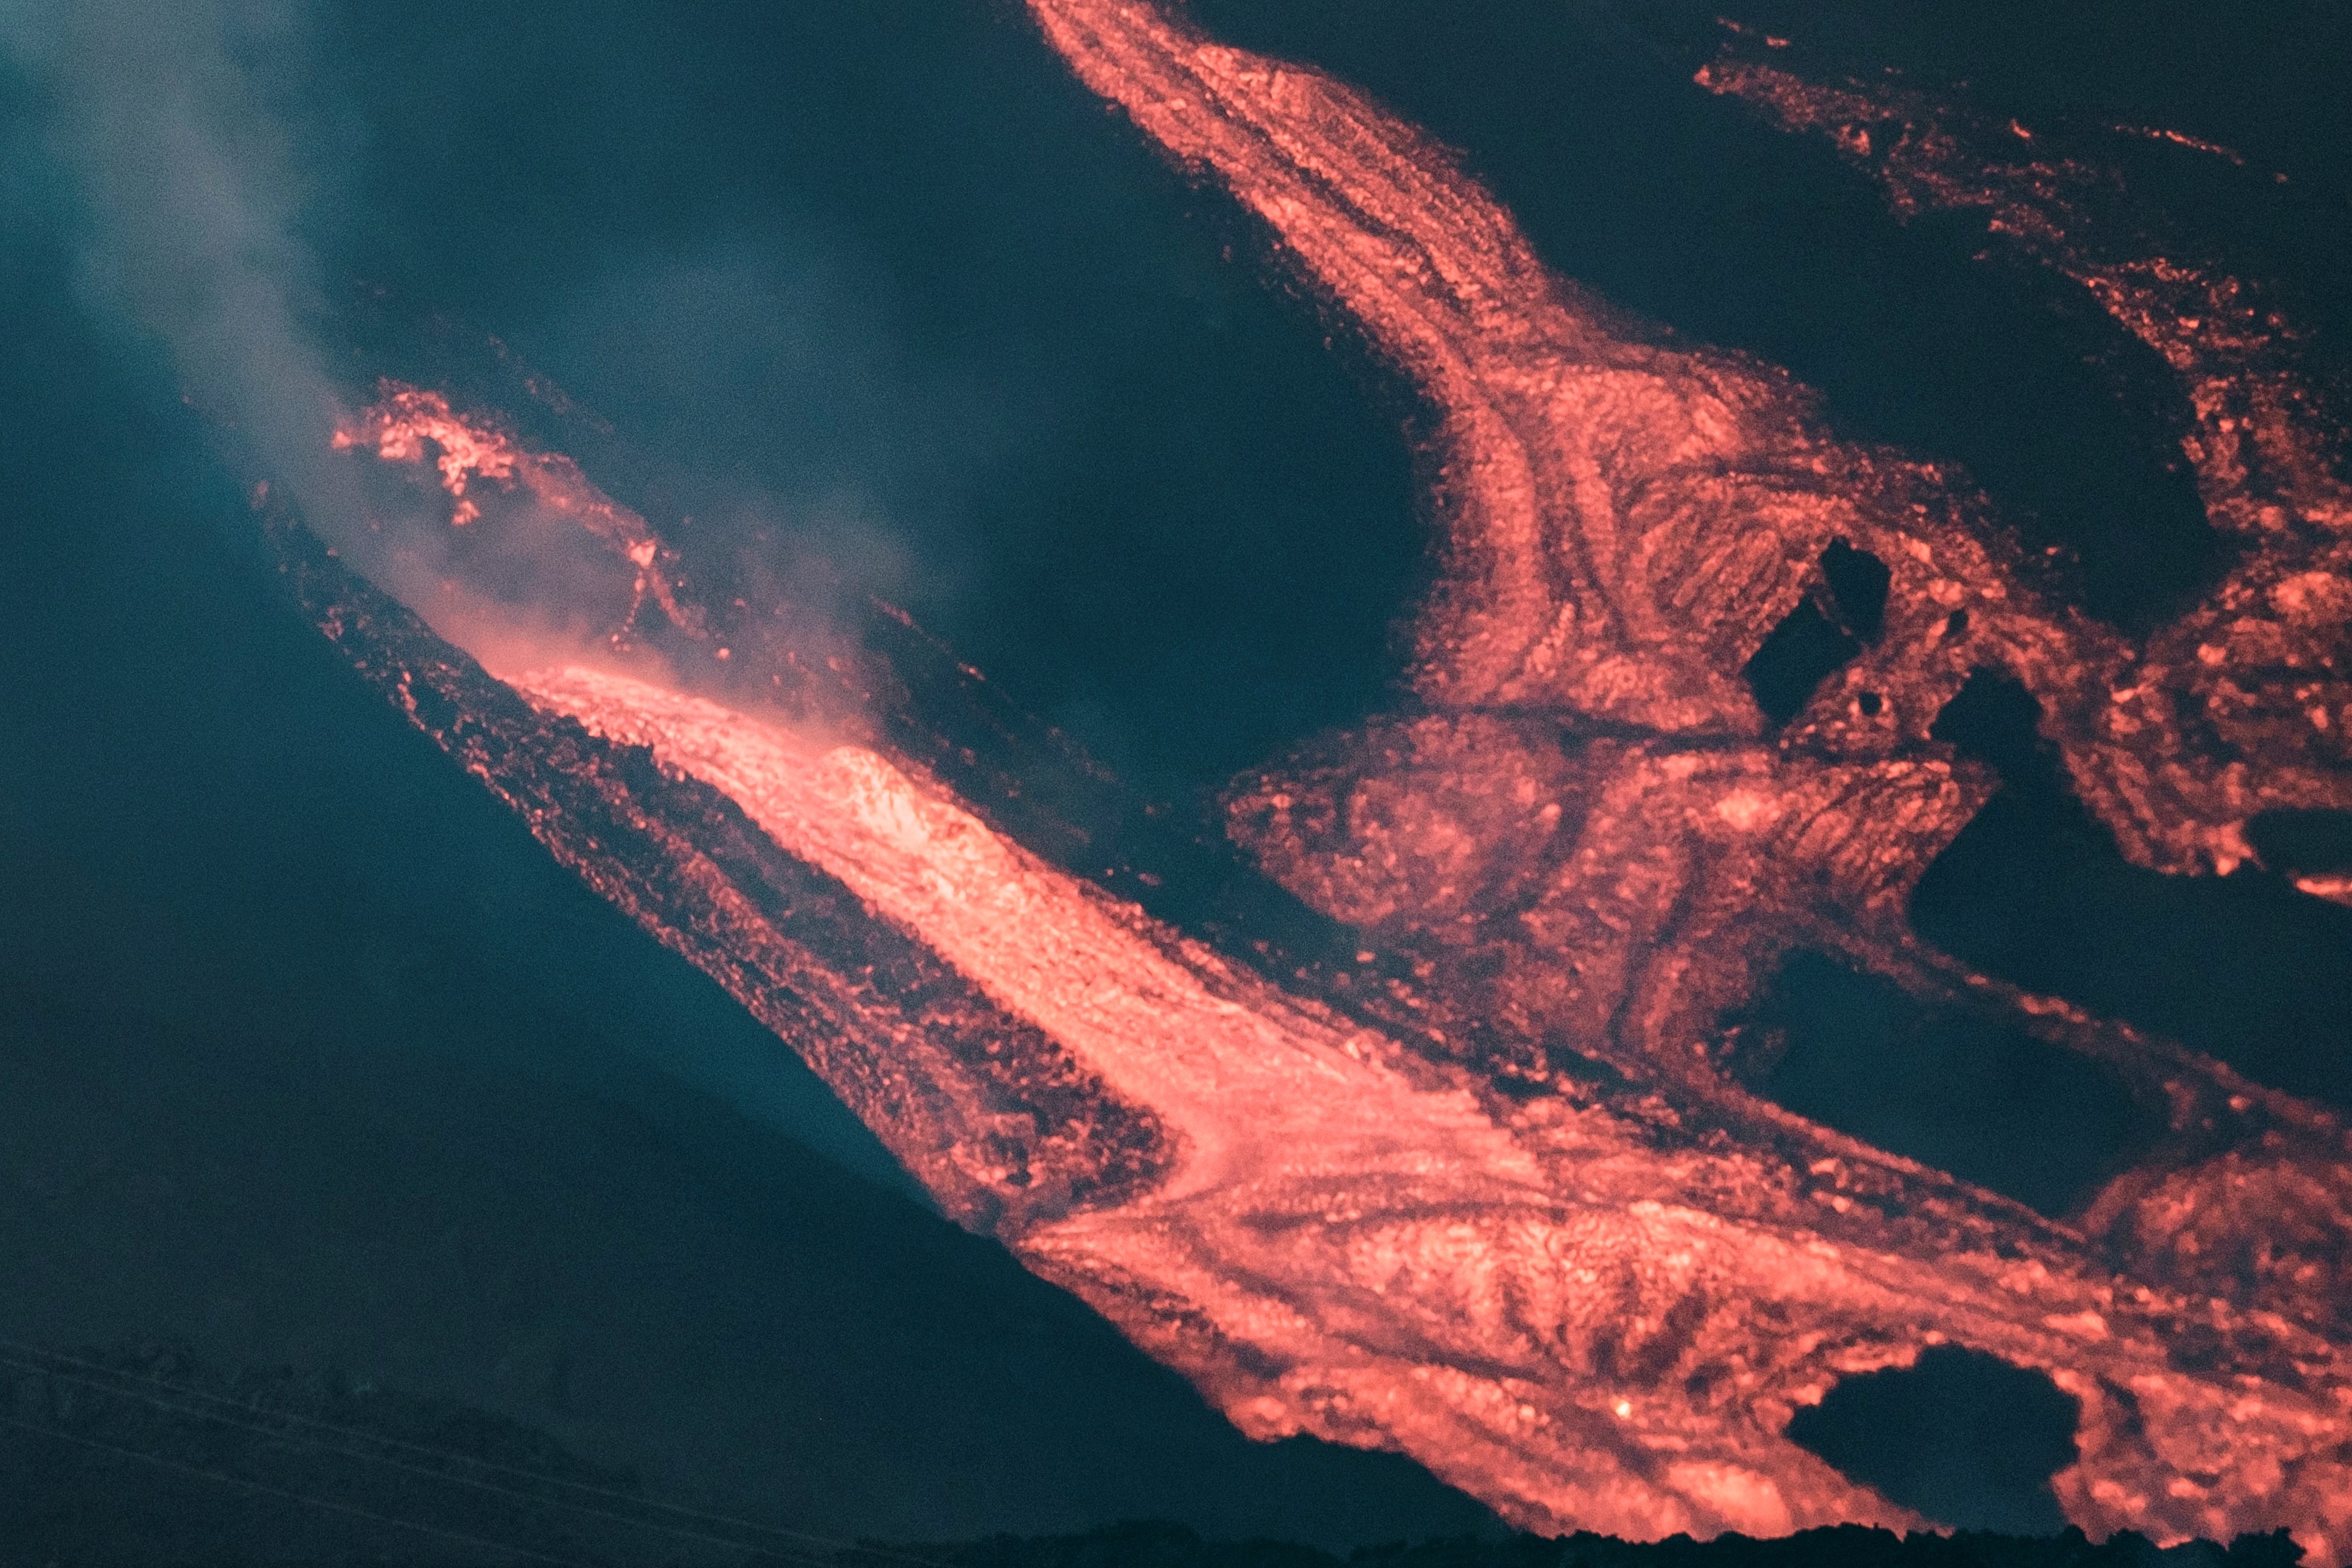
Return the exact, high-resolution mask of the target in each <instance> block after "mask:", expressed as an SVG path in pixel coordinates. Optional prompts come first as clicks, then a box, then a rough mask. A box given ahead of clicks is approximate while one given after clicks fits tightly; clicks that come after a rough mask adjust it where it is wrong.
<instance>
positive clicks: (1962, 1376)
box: [1789, 1345, 2082, 1535]
mask: <svg viewBox="0 0 2352 1568" xmlns="http://www.w3.org/2000/svg"><path fill="white" fill-rule="evenodd" d="M2081 1415H2082V1407H2081V1405H2079V1404H2077V1403H2076V1401H2075V1400H2074V1396H2073V1395H2071V1394H2066V1393H2064V1392H2063V1391H2062V1390H2060V1388H2059V1387H2058V1385H2057V1384H2054V1383H2053V1382H2051V1381H2050V1379H2049V1377H2048V1376H2047V1375H2046V1374H2044V1373H2038V1372H2028V1371H2026V1370H2024V1369H2023V1368H2021V1367H2015V1366H2011V1365H2010V1364H2009V1363H2007V1362H2005V1361H2002V1360H2000V1358H1998V1357H1996V1356H1989V1355H1984V1354H1980V1353H1979V1352H1975V1351H1965V1350H1959V1349H1957V1348H1955V1347H1953V1346H1950V1345H1937V1346H1935V1347H1933V1348H1931V1349H1928V1350H1927V1351H1923V1352H1920V1356H1919V1360H1918V1363H1917V1364H1916V1365H1914V1366H1910V1367H1907V1368H1901V1369H1890V1370H1888V1371H1885V1372H1874V1373H1864V1375H1862V1376H1860V1377H1849V1378H1846V1379H1845V1380H1843V1382H1841V1383H1840V1384H1838V1385H1837V1386H1836V1387H1835V1388H1832V1389H1831V1390H1830V1392H1829V1394H1828V1396H1827V1397H1825V1398H1824V1399H1822V1402H1821V1403H1820V1404H1819V1405H1814V1406H1813V1407H1812V1408H1811V1409H1807V1410H1800V1411H1798V1412H1797V1414H1796V1416H1795V1417H1794V1418H1793V1419H1792V1420H1790V1423H1789V1437H1790V1441H1792V1442H1794V1443H1796V1444H1797V1445H1798V1446H1799V1447H1802V1448H1806V1449H1809V1450H1811V1452H1813V1453H1815V1454H1818V1455H1820V1456H1821V1458H1823V1459H1825V1460H1827V1461H1828V1462H1829V1463H1830V1464H1832V1465H1833V1466H1835V1467H1836V1468H1838V1469H1839V1470H1840V1471H1841V1472H1842V1473H1843V1474H1844V1475H1845V1476H1846V1478H1847V1479H1851V1480H1855V1481H1859V1482H1861V1483H1862V1484H1863V1485H1864V1486H1867V1487H1874V1488H1876V1489H1878V1491H1880V1492H1881V1493H1883V1494H1884V1495H1885V1497H1886V1498H1887V1499H1888V1500H1890V1501H1893V1502H1897V1503H1900V1504H1902V1505H1903V1506H1904V1507H1906V1508H1908V1509H1913V1510H1916V1511H1918V1512H1920V1513H1924V1514H1926V1515H1927V1517H1928V1518H1930V1519H1932V1520H1935V1521H1938V1522H1939V1523H1943V1524H1947V1525H1950V1526H1952V1527H1953V1528H1955V1529H1958V1530H1997V1531H2001V1532H2003V1533H2005V1534H2010V1535H2054V1534H2056V1533H2057V1532H2058V1531H2061V1530H2063V1529H2064V1528H2065V1525H2066V1520H2065V1516H2064V1515H2063V1513H2061V1512H2060V1511H2059V1508H2058V1498H2057V1495H2056V1494H2055V1493H2054V1492H2053V1491H2052V1490H2051V1488H2050V1478H2051V1477H2052V1476H2053V1475H2055V1474H2056V1473H2057V1472H2058V1471H2059V1470H2060V1469H2062V1468H2064V1467H2065V1466H2067V1465H2070V1464H2072V1463H2074V1456H2075V1446H2074V1429H2075V1424H2076V1422H2077V1421H2078V1420H2079V1419H2080V1418H2081Z"/></svg>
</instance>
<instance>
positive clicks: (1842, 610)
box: [1822, 539, 1895, 643]
mask: <svg viewBox="0 0 2352 1568" xmlns="http://www.w3.org/2000/svg"><path fill="white" fill-rule="evenodd" d="M1822 576H1823V577H1826V578H1827V579H1829V584H1830V593H1831V594H1832V595H1833V596H1834V597H1835V598H1836V600H1837V612H1838V618H1839V619H1840V620H1842V621H1843V622H1844V623H1845V626H1846V630H1848V631H1850V632H1852V633H1853V635H1854V636H1855V637H1860V638H1861V639H1862V640H1863V641H1864V642H1866V643H1873V642H1876V641H1877V640H1878V634H1879V633H1881V632H1883V631H1885V629H1886V590H1887V589H1888V587H1890V586H1891V585H1892V584H1894V581H1895V574H1893V573H1892V572H1889V571H1888V570H1887V569H1886V563H1885V562H1884V561H1881V560H1880V559H1879V558H1878V557H1877V556H1875V555H1873V554H1872V553H1871V552H1869V551H1867V550H1859V549H1856V548H1855V547H1854V546H1853V545H1851V544H1849V543H1847V542H1845V541H1844V540H1843V539H1832V540H1831V541H1830V545H1829V548H1828V549H1826V550H1824V551H1822Z"/></svg>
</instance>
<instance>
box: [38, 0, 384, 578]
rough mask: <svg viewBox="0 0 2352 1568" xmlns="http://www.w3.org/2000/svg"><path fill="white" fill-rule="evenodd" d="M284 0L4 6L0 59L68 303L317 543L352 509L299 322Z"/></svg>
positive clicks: (296, 170) (303, 263) (289, 30)
mask: <svg viewBox="0 0 2352 1568" xmlns="http://www.w3.org/2000/svg"><path fill="white" fill-rule="evenodd" d="M305 16H306V11H305V7H304V6H303V5H301V4H299V0H172V3H170V4H154V3H148V0H19V3H18V4H15V5H8V6H5V7H0V48H5V51H6V54H7V57H8V63H9V64H10V65H11V66H12V67H14V68H15V69H16V71H18V72H20V73H22V75H23V77H24V78H25V79H26V81H27V82H28V84H29V85H30V86H31V88H32V89H33V91H32V93H31V94H30V95H29V96H30V97H31V98H32V100H34V101H35V102H36V103H37V105H38V108H37V111H36V112H37V127H38V130H37V148H38V152H37V158H38V161H39V163H40V165H41V169H40V172H41V173H45V174H47V175H48V176H49V177H50V178H52V179H58V178H62V180H63V181H64V182H65V184H66V185H67V187H68V194H69V197H70V200H69V202H68V211H69V212H71V214H72V219H71V221H72V222H73V224H74V228H73V231H72V232H71V233H70V234H69V235H68V243H69V244H70V245H71V247H72V249H73V253H74V255H75V258H76V261H77V270H78V278H77V282H78V285H79V289H80V291H81V294H82V298H83V300H84V302H85V303H86V304H87V305H88V306H89V308H90V309H91V310H93V311H94V312H95V313H96V314H98V315H99V316H100V318H101V319H103V320H105V321H108V322H109V323H110V324H111V325H112V326H114V327H116V328H117V329H118V330H120V331H121V332H122V333H123V334H124V335H125V336H127V337H129V338H130V339H131V340H132V341H133V342H144V343H152V344H159V345H160V346H161V347H162V348H163V351H164V353H165V355H166V357H167V359H168V362H169V364H170V366H171V369H172V372H173V374H174V375H175V376H176V377H177V379H178V382H179V384H180V389H181V391H182V393H183V395H184V396H185V397H186V398H187V399H188V400H189V401H190V402H191V403H193V404H194V405H196V406H197V407H198V409H199V410H200V411H202V412H203V413H205V414H206V415H208V416H211V417H212V418H213V419H214V420H215V422H216V423H217V424H218V425H219V426H222V427H223V428H224V435H225V439H226V442H227V444H228V447H229V448H230V451H231V453H232V455H233V457H234V458H235V459H236V461H237V463H238V464H239V466H240V467H241V468H244V469H245V470H247V472H252V473H268V474H269V475H271V476H273V478H274V479H276V480H277V481H278V482H279V483H282V484H284V485H287V486H289V487H290V488H291V489H293V490H294V492H295V493H296V494H297V495H298V496H299V497H300V499H301V500H302V501H303V503H304V507H305V510H306V511H307V512H308V514H309V515H310V517H311V518H312V519H313V520H315V521H316V523H317V525H318V526H319V527H320V528H321V529H322V530H325V531H329V532H330V533H333V532H335V531H338V529H339V527H340V526H341V524H342V523H343V522H344V521H345V520H348V519H350V518H351V517H352V515H353V510H352V507H351V506H350V504H349V500H350V485H349V477H348V475H347V474H345V473H344V472H343V471H342V470H341V469H340V468H338V467H337V466H336V465H334V464H332V463H331V462H330V461H328V460H327V459H326V456H325V454H326V450H327V449H326V447H325V445H324V442H325V440H326V438H327V436H328V434H329V433H330V431H331V428H332V424H333V418H334V405H335V399H334V395H333V392H332V388H331V383H330V381H329V379H328V378H327V376H326V375H325V374H324V373H323V370H322V361H321V358H320V353H319V352H318V349H317V347H316V345H315V342H314V341H313V339H312V337H311V335H310V333H309V332H308V331H306V330H305V322H306V321H310V320H312V319H314V318H315V317H316V315H317V313H318V311H319V309H320V301H319V293H318V287H317V277H316V267H315V263H314V259H313V258H312V257H311V255H310V250H309V248H308V247H307V246H306V245H305V244H304V243H303V241H302V239H301V237H300V235H299V223H300V219H301V216H302V212H303V210H304V205H305V203H306V201H307V200H308V199H309V198H310V196H311V195H314V194H315V193H314V190H313V186H312V181H313V179H314V178H315V171H316V169H317V167H318V166H319V163H320V161H319V160H317V159H316V158H314V157H307V156H304V155H303V154H302V153H300V152H299V148H298V137H297V133H296V132H295V130H294V129H293V127H294V125H295V124H296V123H297V122H298V120H299V115H298V112H297V110H296V101H297V100H296V97H295V87H296V84H297V81H298V79H299V76H298V72H299V65H300V62H301V59H302V54H303V47H304V41H305V39H304V33H305V28H304V21H305Z"/></svg>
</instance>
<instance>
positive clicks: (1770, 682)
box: [1740, 599, 1862, 725]
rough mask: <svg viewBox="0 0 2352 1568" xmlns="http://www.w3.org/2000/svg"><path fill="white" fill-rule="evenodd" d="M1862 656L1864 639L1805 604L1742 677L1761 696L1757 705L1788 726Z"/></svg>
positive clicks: (1783, 624) (1752, 660) (1784, 622)
mask: <svg viewBox="0 0 2352 1568" xmlns="http://www.w3.org/2000/svg"><path fill="white" fill-rule="evenodd" d="M1861 651H1862V643H1861V641H1860V639H1858V638H1857V637H1854V635H1853V633H1852V632H1849V631H1847V630H1846V629H1845V628H1844V627H1843V626H1839V625H1838V624H1837V623H1836V622H1835V621H1832V620H1831V619H1830V618H1829V617H1828V616H1825V615H1823V614H1822V612H1821V609H1820V606H1818V605H1815V604H1814V603H1813V602H1812V600H1811V599H1805V600H1802V601H1801V602H1800V603H1799V604H1798V605H1797V607H1796V608H1795V609H1793V610H1790V612H1789V614H1788V615H1787V616H1786V617H1785V618H1783V619H1782V620H1781V622H1780V625H1779V626H1774V627H1773V628H1772V631H1771V634H1770V635H1769V637H1766V638H1765V639H1764V646H1763V647H1759V648H1758V649H1757V650H1756V655H1755V657H1754V658H1750V659H1749V660H1748V668H1745V669H1743V670H1741V671H1740V674H1742V675H1743V676H1745V677H1746V678H1747V680H1748V690H1750V691H1752V692H1754V693H1755V694H1756V706H1757V707H1759V708H1761V709H1762V710H1764V717H1766V718H1767V719H1769V720H1770V721H1772V722H1773V723H1774V724H1776V725H1777V724H1785V723H1787V722H1788V721H1790V720H1791V719H1793V718H1795V717H1796V716H1797V714H1798V712H1799V711H1800V710H1801V709H1803V707H1804V706H1805V704H1806V702H1807V701H1808V700H1811V697H1812V695H1813V693H1814V691H1815V690H1817V689H1819V688H1820V686H1821V684H1822V681H1824V680H1827V679H1829V678H1830V676H1831V674H1832V672H1834V671H1835V670H1836V669H1837V668H1838V667H1839V666H1840V665H1843V663H1845V661H1846V660H1848V659H1850V658H1853V656H1854V655H1855V654H1857V653H1860V652H1861Z"/></svg>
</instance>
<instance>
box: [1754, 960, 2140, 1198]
mask: <svg viewBox="0 0 2352 1568" xmlns="http://www.w3.org/2000/svg"><path fill="white" fill-rule="evenodd" d="M1740 1023H1741V1025H1742V1026H1743V1027H1744V1028H1745V1029H1747V1030H1749V1031H1753V1032H1754V1034H1755V1035H1756V1036H1757V1039H1756V1043H1755V1047H1754V1049H1753V1052H1752V1054H1751V1055H1749V1056H1748V1058H1747V1065H1746V1067H1745V1068H1743V1070H1742V1074H1741V1076H1742V1077H1743V1078H1744V1079H1746V1080H1747V1081H1748V1085H1749V1087H1751V1088H1753V1089H1756V1090H1757V1091H1758V1092H1759V1093H1761V1094H1764V1095H1766V1096H1768V1097H1769V1098H1770V1099H1771V1100H1774V1101H1776V1102H1777V1103H1779V1104H1780V1105H1781V1106H1784V1107H1786V1108H1787V1109H1788V1110H1793V1111H1795V1112H1796V1113H1797V1114H1798V1115H1800V1116H1805V1117H1810V1118H1811V1119H1812V1120H1813V1121H1819V1122H1822V1123H1823V1124H1825V1125H1827V1126H1830V1127H1834V1128H1836V1129H1837V1130H1838V1131H1841V1132H1847V1133H1851V1134H1853V1136H1854V1137H1856V1138H1860V1139H1862V1140H1864V1142H1869V1143H1874V1144H1876V1145H1877V1146H1878V1147H1880V1148H1882V1149H1885V1150H1888V1151H1891V1152H1894V1153H1897V1154H1902V1155H1906V1156H1907V1157H1909V1158H1911V1159H1914V1160H1917V1161H1919V1162H1921V1163H1924V1164H1928V1165H1934V1166H1936V1167H1937V1168H1938V1169H1941V1170H1945V1171H1948V1172H1950V1173H1952V1174H1953V1175H1955V1176H1958V1177H1959V1178H1960V1179H1961V1180H1962V1181H1966V1182H1973V1183H1975V1184H1978V1185H1979V1186H1984V1187H1990V1188H1991V1189H1992V1190H1993V1191H1994V1192H1997V1193H2000V1194H2004V1195H2006V1196H2009V1197H2012V1198H2015V1199H2016V1200H2017V1201H2018V1202H2020V1203H2021V1204H2025V1205H2030V1206H2031V1207H2032V1208H2034V1209H2037V1210H2039V1211H2040V1212H2042V1214H2045V1215H2052V1216H2053V1217H2056V1216H2058V1215H2064V1214H2066V1213H2068V1212H2070V1211H2071V1210H2073V1209H2074V1207H2075V1206H2076V1205H2079V1204H2080V1203H2082V1202H2083V1201H2084V1199H2086V1198H2088V1197H2089V1196H2090V1194H2091V1193H2092V1191H2093V1190H2094V1189H2095V1187H2097V1186H2098V1184H2100V1183H2101V1182H2102V1181H2104V1180H2105V1178H2106V1177H2108V1176H2110V1175H2112V1174H2114V1173H2116V1171H2119V1170H2121V1169H2123V1168H2124V1167H2125V1166H2126V1165H2127V1164H2128V1163H2131V1161H2132V1160H2133V1159H2134V1158H2135V1157H2136V1156H2137V1155H2138V1154H2140V1153H2143V1152H2146V1151H2147V1149H2148V1148H2150V1147H2152V1146H2153V1144H2154V1142H2155V1140H2156V1139H2157V1138H2158V1137H2159V1136H2160V1135H2161V1134H2162V1132H2163V1130H2164V1124H2163V1120H2162V1117H2161V1115H2160V1113H2158V1111H2156V1110H2151V1109H2144V1108H2143V1107H2141V1106H2139V1105H2138V1104H2137V1103H2136V1102H2135V1101H2134V1100H2133V1099H2132V1096H2131V1092H2130V1090H2129V1089H2127V1088H2126V1085H2125V1083H2124V1081H2123V1079H2122V1078H2121V1077H2120V1076H2119V1075H2117V1074H2116V1072H2115V1071H2114V1070H2113V1069H2111V1068H2108V1067H2106V1066H2105V1065H2104V1064H2103V1063H2100V1062H2097V1061H2094V1060H2092V1059H2091V1058H2087V1057H2082V1056H2077V1055H2076V1054H2074V1052H2072V1051H2069V1050H2066V1049H2064V1048H2063V1047H2057V1046H2052V1045H2046V1044H2044V1043H2043V1042H2042V1041H2040V1040H2037V1039H2035V1038H2033V1037H2032V1036H2030V1035H2026V1034H2024V1033H2022V1032H2021V1031H2018V1030H2016V1029H2012V1028H2009V1027H2006V1026H2001V1025H1999V1024H1996V1023H1993V1022H1991V1021H1990V1020H1986V1019H1981V1018H1972V1017H1968V1016H1962V1015H1958V1014H1943V1015H1940V1016H1939V1015H1937V1014H1934V1013H1931V1012H1929V1011H1928V1010H1927V1008H1925V1007H1924V1006H1922V1005H1920V1004H1919V1003H1918V1002H1916V1001H1915V1000H1913V999H1912V998H1911V997H1910V996H1908V995H1906V994H1904V993H1903V992H1902V991H1900V990H1898V989H1896V988H1895V985H1894V984H1892V983H1891V982H1889V981H1886V980H1884V979H1881V978H1880V977H1879V976H1877V975H1874V974H1864V973H1859V972H1857V971H1855V970H1853V969H1852V968H1850V967H1848V966H1847V965H1846V964H1844V963H1841V962H1839V961H1838V960H1836V959H1833V958H1831V957H1829V956H1827V955H1826V954H1822V953H1819V952H1795V953H1791V954H1790V956H1789V958H1788V959H1787V961H1786V962H1784V963H1782V964H1781V966H1780V973H1777V974H1776V975H1774V976H1773V978H1772V981H1771V983H1770V984H1769V986H1768V987H1767V988H1766V990H1765V992H1764V994H1763V996H1762V998H1761V999H1760V1000H1759V1002H1758V1004H1757V1005H1756V1006H1755V1007H1754V1008H1753V1009H1752V1010H1751V1011H1750V1012H1748V1014H1747V1015H1746V1016H1744V1017H1743V1018H1742V1019H1741V1020H1740Z"/></svg>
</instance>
